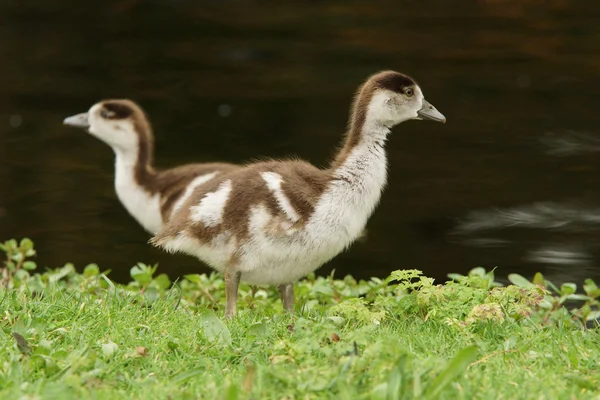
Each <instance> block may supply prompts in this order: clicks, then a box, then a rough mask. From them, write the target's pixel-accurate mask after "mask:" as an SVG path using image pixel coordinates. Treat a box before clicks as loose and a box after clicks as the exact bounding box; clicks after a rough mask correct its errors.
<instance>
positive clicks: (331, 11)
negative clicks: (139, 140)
mask: <svg viewBox="0 0 600 400" xmlns="http://www.w3.org/2000/svg"><path fill="white" fill-rule="evenodd" d="M259 4H260V5H259ZM598 21H600V3H599V2H597V1H579V2H573V1H568V0H540V1H537V0H529V1H525V0H520V1H501V0H480V1H474V0H462V1H448V0H434V1H432V0H427V1H401V0H395V1H377V2H376V1H368V2H367V1H363V2H353V1H347V0H343V1H327V2H313V1H308V2H304V3H302V4H295V5H292V4H285V5H282V4H281V2H271V3H270V4H269V3H266V2H253V1H199V0H170V1H167V0H162V1H138V0H129V1H106V2H81V1H75V0H60V1H36V2H31V3H27V2H22V1H15V0H3V1H2V2H0V240H5V239H8V238H12V237H16V238H20V237H23V236H28V237H31V238H32V239H33V240H34V241H35V243H36V246H37V249H38V254H39V256H38V260H37V261H38V262H39V264H40V265H42V266H51V267H56V266H60V265H62V264H63V263H65V262H68V261H70V262H74V263H75V264H76V266H78V267H83V266H84V265H85V264H87V263H90V262H97V263H98V264H99V265H100V267H101V268H103V269H108V268H110V269H112V271H113V272H112V273H111V277H113V278H115V279H118V280H128V279H129V268H130V267H131V266H132V265H134V264H135V263H136V262H137V261H143V262H146V263H155V262H159V263H160V269H161V271H165V272H168V273H169V274H170V275H171V276H172V277H173V278H175V277H176V276H179V275H180V274H182V273H189V272H193V271H203V272H205V271H207V269H206V268H205V267H201V266H200V264H199V263H198V262H197V261H196V260H194V259H192V258H190V257H186V256H171V255H167V254H165V253H162V252H161V251H160V250H158V249H154V248H152V247H151V246H150V245H148V244H146V241H147V240H148V238H149V236H148V234H146V233H145V232H144V231H143V229H142V228H141V227H140V226H138V225H137V223H136V222H135V221H134V219H133V218H131V217H130V216H129V215H128V214H127V213H126V211H125V210H124V209H123V207H122V206H121V204H120V203H119V202H118V200H117V198H116V195H115V193H114V189H113V164H114V155H113V153H112V151H111V149H110V148H109V147H108V146H106V145H105V144H104V143H102V142H100V141H98V140H97V139H95V138H93V137H91V136H89V135H88V134H86V133H85V132H82V131H78V130H74V129H69V128H67V127H63V126H62V120H63V119H64V117H66V116H69V115H72V114H75V113H79V112H83V111H86V110H87V109H88V108H89V107H90V106H91V105H92V104H93V103H95V102H96V101H98V100H101V99H103V98H107V97H111V98H112V97H129V98H132V99H133V100H135V101H137V102H139V103H140V104H141V105H142V106H143V107H144V108H145V110H146V111H147V112H148V113H149V115H150V117H151V120H152V122H153V124H154V129H155V133H156V139H157V140H156V141H157V143H156V146H157V154H156V164H157V166H159V167H168V166H174V165H178V164H182V163H185V162H191V161H218V160H227V161H233V162H244V161H249V160H252V159H253V158H256V157H265V156H269V157H283V156H288V155H296V156H299V157H302V158H305V159H307V160H309V161H311V162H313V163H315V164H317V165H319V166H323V165H325V164H326V162H327V160H328V159H329V157H330V156H331V155H332V152H333V150H334V147H335V146H336V145H337V144H338V142H339V141H340V138H341V135H342V133H343V132H344V129H345V126H346V120H347V117H348V108H349V105H350V100H351V96H352V95H353V92H354V90H355V89H356V87H357V86H358V85H359V84H360V83H361V82H362V81H363V80H364V79H365V78H366V77H367V76H369V75H370V74H372V73H374V72H377V71H378V70H381V69H396V70H399V71H402V72H405V73H408V74H410V75H413V76H414V77H415V78H416V79H417V80H418V81H419V83H420V85H421V87H422V88H423V90H424V93H425V94H426V97H427V99H428V100H429V101H430V102H431V103H432V104H434V105H435V106H436V107H437V108H438V109H439V110H440V111H441V112H443V113H444V114H445V115H446V117H447V119H448V123H447V124H446V125H441V124H435V123H426V122H409V123H406V124H403V125H402V126H400V127H397V128H396V129H395V130H394V133H393V135H392V138H391V140H390V142H389V145H388V152H389V161H390V167H389V170H390V171H389V172H390V175H389V186H388V188H387V190H386V191H385V193H384V195H383V198H382V202H381V205H380V206H379V207H378V209H377V210H376V212H375V214H374V215H373V217H372V218H371V220H370V222H369V225H368V235H367V237H366V238H365V240H363V241H360V242H357V243H356V244H355V245H354V246H353V247H352V248H351V250H350V251H348V252H346V253H344V254H342V255H340V256H338V257H337V258H335V259H334V260H333V261H332V262H331V263H330V264H328V265H327V266H325V267H323V268H322V269H321V270H320V272H321V273H327V272H328V271H330V270H331V269H332V268H335V269H336V271H337V272H336V274H337V275H338V276H340V275H345V274H347V273H351V274H353V275H355V276H356V277H361V278H366V277H370V276H384V275H386V274H387V273H388V272H389V271H392V270H394V269H400V268H418V269H421V270H423V271H424V272H425V273H426V274H428V275H431V276H434V277H437V278H444V277H445V275H446V273H448V272H466V271H468V270H469V269H470V268H473V267H475V266H478V265H481V266H484V267H486V268H493V267H495V266H498V270H497V271H498V274H500V275H506V274H507V273H509V272H514V271H516V272H520V273H522V274H524V275H528V276H530V275H531V274H532V273H533V272H535V271H542V272H544V273H546V274H547V275H548V277H549V278H550V279H554V280H557V281H562V280H575V281H581V279H583V278H585V277H596V278H598V277H599V276H600V269H598V268H597V260H599V259H600V258H599V257H598V256H600V242H599V240H598V233H599V232H598V229H599V228H600V185H599V183H600V169H599V168H600V157H599V156H600V154H598V151H600V129H599V128H598V124H599V123H600V116H599V114H598V112H597V111H598V106H599V105H600V99H599V96H600V23H598ZM227 110H230V111H231V113H230V114H229V115H227V114H228V113H227V112H224V111H227ZM596 205H598V207H596ZM473 213H475V214H473ZM461 221H463V222H464V221H467V222H469V224H466V225H465V224H463V225H460V224H461ZM461 226H462V229H460V228H461ZM485 227H487V229H482V228H485ZM457 229H458V230H457Z"/></svg>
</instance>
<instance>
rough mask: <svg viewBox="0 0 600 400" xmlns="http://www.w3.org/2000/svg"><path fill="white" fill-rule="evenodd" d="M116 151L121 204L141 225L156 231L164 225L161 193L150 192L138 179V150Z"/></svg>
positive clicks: (116, 149)
mask: <svg viewBox="0 0 600 400" xmlns="http://www.w3.org/2000/svg"><path fill="white" fill-rule="evenodd" d="M114 151H115V156H116V157H115V191H116V192H117V197H118V198H119V200H120V201H121V204H123V206H124V207H125V209H126V210H127V212H129V214H130V215H131V216H132V217H134V218H135V219H136V220H137V221H138V223H139V224H140V225H142V226H143V227H144V229H146V230H147V231H148V232H150V233H156V232H157V231H158V230H159V229H160V228H161V227H162V223H163V221H162V216H161V213H160V194H159V193H152V194H151V193H148V191H146V190H145V189H144V188H143V187H142V186H141V185H140V184H139V183H138V182H137V180H136V177H135V167H136V164H137V162H138V150H137V149H134V150H122V149H119V148H114Z"/></svg>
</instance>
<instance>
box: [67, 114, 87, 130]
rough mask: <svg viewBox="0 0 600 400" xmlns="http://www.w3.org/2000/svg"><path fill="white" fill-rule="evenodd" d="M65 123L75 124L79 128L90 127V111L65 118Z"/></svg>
mask: <svg viewBox="0 0 600 400" xmlns="http://www.w3.org/2000/svg"><path fill="white" fill-rule="evenodd" d="M63 124H64V125H69V126H75V127H77V128H89V127H90V123H89V121H88V113H81V114H77V115H73V116H71V117H67V118H65V120H64V121H63Z"/></svg>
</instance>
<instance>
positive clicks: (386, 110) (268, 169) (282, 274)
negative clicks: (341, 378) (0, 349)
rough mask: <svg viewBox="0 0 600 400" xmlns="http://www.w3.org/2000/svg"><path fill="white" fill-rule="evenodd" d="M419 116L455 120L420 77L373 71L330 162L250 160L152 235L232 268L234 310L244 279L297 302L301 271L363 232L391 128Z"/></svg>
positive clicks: (172, 248)
mask: <svg viewBox="0 0 600 400" xmlns="http://www.w3.org/2000/svg"><path fill="white" fill-rule="evenodd" d="M411 119H429V120H433V121H439V122H445V121H446V118H445V117H444V116H443V115H442V114H441V113H440V112H439V111H437V110H436V109H435V108H434V107H433V106H432V105H431V104H429V103H428V102H427V101H426V100H425V99H424V97H423V92H422V91H421V89H420V88H419V86H418V85H417V83H416V82H415V81H414V80H413V79H412V78H410V77H408V76H406V75H403V74H401V73H398V72H394V71H384V72H380V73H378V74H376V75H373V76H371V77H370V78H369V79H368V80H367V81H366V82H365V83H364V84H363V85H362V86H361V87H360V88H359V90H358V92H357V95H356V98H355V100H354V105H353V107H352V112H351V116H350V121H349V127H348V131H347V134H346V136H345V139H344V144H343V146H342V147H341V149H340V150H339V151H338V153H337V155H336V157H335V159H334V160H333V162H332V163H331V165H330V166H329V168H327V169H319V168H317V167H315V166H313V165H311V164H309V163H307V162H304V161H299V160H289V161H266V162H258V163H254V164H249V165H246V166H244V167H243V168H240V169H238V170H235V171H233V172H230V173H227V174H222V175H220V176H218V177H217V178H215V179H213V180H212V181H211V182H209V183H207V184H206V185H203V186H202V187H201V188H198V189H196V190H194V192H193V193H192V195H191V196H190V197H189V198H188V199H187V200H186V201H185V203H184V204H183V205H182V206H181V207H180V208H179V209H178V210H176V211H175V212H174V213H173V216H172V217H171V219H170V220H169V221H168V222H167V223H166V224H165V226H164V227H163V229H162V230H161V231H160V232H159V233H158V234H156V235H155V236H154V237H153V238H152V239H151V243H153V244H154V245H156V246H159V247H162V248H163V249H165V250H167V251H169V252H183V253H187V254H189V255H192V256H195V257H197V258H198V259H200V260H202V261H203V262H205V263H207V264H208V265H210V266H211V267H212V268H214V269H216V270H217V271H220V272H223V273H224V275H225V288H226V298H227V299H226V302H227V305H226V310H225V315H226V316H228V317H231V316H233V315H234V314H235V313H236V309H237V306H236V304H237V293H238V285H239V282H240V280H243V281H244V282H248V283H250V284H267V285H276V286H277V288H278V290H279V293H280V296H281V298H282V300H283V306H284V308H285V309H287V310H288V311H290V312H292V311H293V305H294V281H296V280H298V279H299V278H301V277H304V276H306V275H307V274H308V273H310V272H312V271H314V270H316V269H317V268H319V267H320V266H321V265H323V264H324V263H325V262H327V261H329V260H330V259H332V258H333V257H335V256H336V255H337V254H339V253H340V252H341V251H343V250H344V249H346V248H347V247H348V246H349V245H350V244H351V243H352V242H354V241H355V240H356V239H357V238H358V237H359V235H360V234H361V232H362V231H363V229H364V227H365V225H366V223H367V220H368V218H369V217H370V216H371V214H372V213H373V210H374V209H375V207H376V206H377V204H378V203H379V199H380V197H381V192H382V190H383V188H384V186H385V184H386V180H387V161H386V152H385V142H386V140H387V138H388V135H389V134H390V129H391V128H392V127H393V126H394V125H397V124H399V123H401V122H404V121H408V120H411Z"/></svg>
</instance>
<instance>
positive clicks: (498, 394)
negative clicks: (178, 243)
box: [0, 244, 600, 399]
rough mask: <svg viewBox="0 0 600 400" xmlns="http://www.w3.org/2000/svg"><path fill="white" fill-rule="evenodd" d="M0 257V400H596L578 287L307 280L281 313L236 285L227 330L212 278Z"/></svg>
mask: <svg viewBox="0 0 600 400" xmlns="http://www.w3.org/2000/svg"><path fill="white" fill-rule="evenodd" d="M9 247H10V246H9ZM25 247H28V245H25ZM3 249H5V251H7V253H8V264H10V263H11V262H13V264H12V266H11V268H12V269H10V271H11V273H10V274H8V275H7V273H6V271H8V270H9V266H8V264H7V267H6V269H5V271H4V272H5V273H4V279H3V283H4V286H6V287H4V288H0V327H1V328H2V329H1V332H0V398H2V399H27V398H30V399H34V398H35V399H37V398H40V399H46V398H47V399H61V398H66V399H70V398H73V399H86V398H91V399H105V398H106V399H117V398H150V399H155V398H157V399H158V398H165V399H166V398H168V399H188V398H189V399H199V398H202V399H250V398H251V399H321V398H323V399H434V398H442V399H588V398H590V399H598V398H600V389H598V388H600V336H599V333H600V332H599V329H598V327H597V325H593V326H592V328H586V327H585V324H584V323H583V322H585V320H587V319H589V320H592V319H593V318H591V317H592V316H596V315H597V314H594V313H595V312H596V303H594V301H595V297H594V296H595V294H596V292H593V290H597V288H596V289H594V288H593V287H590V286H589V285H591V282H588V283H587V284H588V287H587V288H586V293H588V295H590V297H589V298H588V299H587V300H586V302H587V303H586V305H585V306H583V307H580V308H579V309H577V310H575V311H573V312H569V311H568V310H567V309H565V308H564V307H563V306H562V304H563V303H564V299H563V300H561V299H562V297H565V296H566V297H569V296H572V293H570V289H569V288H567V287H563V288H561V289H557V290H559V291H561V290H562V291H563V293H562V294H561V293H558V294H554V295H552V294H550V292H548V291H547V290H546V289H545V288H542V287H541V286H538V285H534V284H531V283H529V282H526V281H525V282H520V283H521V286H522V287H517V286H512V285H511V286H507V287H496V286H497V285H495V284H494V282H493V274H492V273H485V272H482V271H481V270H475V271H474V272H473V273H472V274H471V275H470V276H468V277H457V280H458V281H457V282H450V283H447V284H445V285H440V286H437V285H434V284H432V282H431V280H430V279H428V278H425V277H422V276H421V275H420V274H419V273H418V272H416V271H396V272H395V273H394V274H392V276H391V277H390V278H388V279H386V280H378V279H373V280H371V281H368V282H365V281H361V282H356V281H355V280H354V279H352V278H351V277H346V278H345V279H343V280H334V279H332V278H315V277H312V276H311V277H309V278H308V279H307V280H304V281H302V282H300V283H299V284H298V285H297V286H296V298H297V299H296V312H295V315H294V316H293V317H291V316H289V315H286V314H284V313H283V312H282V310H281V303H280V301H279V300H278V298H277V294H276V291H275V290H272V289H258V290H253V289H252V288H250V287H249V286H246V285H242V287H241V291H240V297H241V298H240V302H239V306H238V308H239V311H238V313H239V314H238V317H237V318H235V319H234V320H232V321H226V320H225V319H223V318H222V314H223V305H224V299H225V295H224V287H223V281H222V279H221V277H219V276H218V275H211V276H204V275H193V276H188V277H187V278H186V279H183V280H181V281H179V282H177V283H176V285H174V286H171V285H170V282H169V281H168V279H167V278H166V277H165V276H158V277H155V276H154V268H152V267H148V266H145V265H142V264H140V265H138V266H136V267H134V269H132V277H133V282H132V283H131V284H130V285H127V286H125V285H118V284H115V283H113V282H111V281H110V280H109V279H108V278H106V276H105V275H104V274H102V273H100V271H99V269H98V267H97V266H95V265H91V266H88V267H86V269H85V272H84V273H83V274H78V273H76V272H75V271H74V269H73V267H72V266H70V265H67V266H65V267H63V268H60V269H56V270H52V271H47V272H44V273H37V274H36V273H33V268H35V265H32V264H28V265H29V267H28V269H29V270H30V271H29V272H27V271H26V270H25V269H24V268H23V264H24V260H25V259H26V258H27V256H31V255H33V253H32V252H30V254H28V255H26V254H25V253H27V251H28V250H27V249H22V250H23V251H21V253H23V254H24V255H23V256H22V257H20V256H17V255H15V254H19V250H14V249H12V250H11V249H8V250H6V244H5V245H4V246H3ZM11 260H12V261H11ZM19 264H20V265H19ZM17 267H19V268H17ZM19 271H20V272H19ZM515 280H518V279H515ZM565 290H566V291H567V292H568V293H564V291H565ZM578 296H580V297H581V296H582V295H578ZM566 297H565V298H566ZM580 300H584V299H583V297H581V298H580ZM584 307H590V312H591V314H590V313H587V311H586V310H584V311H583V313H584V314H585V315H586V318H585V319H582V317H581V316H582V311H581V310H582V309H583V308H584ZM586 313H587V314H586ZM582 321H583V322H582Z"/></svg>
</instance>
